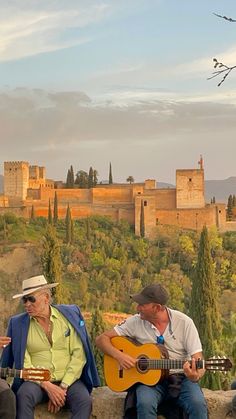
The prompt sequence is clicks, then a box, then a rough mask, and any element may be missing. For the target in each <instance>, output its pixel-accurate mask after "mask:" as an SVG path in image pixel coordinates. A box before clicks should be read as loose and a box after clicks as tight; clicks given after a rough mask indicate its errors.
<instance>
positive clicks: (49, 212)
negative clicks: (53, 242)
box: [48, 198, 52, 224]
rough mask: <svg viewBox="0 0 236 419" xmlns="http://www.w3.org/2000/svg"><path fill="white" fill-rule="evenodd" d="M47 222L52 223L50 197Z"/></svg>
mask: <svg viewBox="0 0 236 419" xmlns="http://www.w3.org/2000/svg"><path fill="white" fill-rule="evenodd" d="M48 224H52V208H51V201H50V198H49V201H48Z"/></svg>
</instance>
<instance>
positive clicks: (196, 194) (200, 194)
mask: <svg viewBox="0 0 236 419" xmlns="http://www.w3.org/2000/svg"><path fill="white" fill-rule="evenodd" d="M198 164H199V166H200V168H199V169H184V170H176V208H178V209H181V208H204V206H205V196H204V169H203V160H202V157H200V161H199V162H198Z"/></svg>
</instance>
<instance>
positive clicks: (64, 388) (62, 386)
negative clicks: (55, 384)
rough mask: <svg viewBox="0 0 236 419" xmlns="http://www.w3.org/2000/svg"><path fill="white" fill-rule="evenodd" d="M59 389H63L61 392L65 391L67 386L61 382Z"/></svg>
mask: <svg viewBox="0 0 236 419" xmlns="http://www.w3.org/2000/svg"><path fill="white" fill-rule="evenodd" d="M60 387H61V388H63V390H67V389H68V387H69V386H68V384H66V383H63V382H61V384H60Z"/></svg>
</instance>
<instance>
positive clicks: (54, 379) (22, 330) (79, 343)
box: [2, 275, 100, 419]
mask: <svg viewBox="0 0 236 419" xmlns="http://www.w3.org/2000/svg"><path fill="white" fill-rule="evenodd" d="M57 285H58V283H52V284H49V283H48V282H47V281H46V279H45V277H44V276H43V275H38V276H34V277H31V278H29V279H26V280H24V281H23V283H22V292H21V293H19V294H16V295H14V296H13V298H21V301H22V303H23V305H24V308H25V311H26V313H23V314H19V315H17V316H13V317H12V318H11V319H10V321H9V325H8V331H7V335H8V336H9V337H10V338H11V342H10V343H9V345H8V346H7V347H6V348H5V349H4V351H3V355H2V365H3V366H9V367H12V366H13V364H14V365H15V368H17V369H22V368H23V367H24V368H33V367H35V368H38V367H43V368H47V369H49V370H50V371H51V381H44V382H42V383H41V384H38V383H34V382H30V381H23V380H20V379H15V380H14V383H13V386H12V389H13V391H14V392H15V393H16V399H17V419H26V418H27V419H33V418H34V408H35V406H36V405H37V404H38V403H41V402H43V401H46V400H47V401H48V410H49V411H50V412H51V413H57V412H58V411H59V410H60V409H61V408H62V407H63V406H64V405H66V406H67V407H68V408H69V409H70V411H71V413H72V415H71V418H73V419H88V418H89V417H90V414H91V395H90V393H91V391H92V388H93V387H96V386H98V385H99V384H100V383H99V378H98V374H97V369H96V365H95V361H94V357H93V353H92V350H91V346H90V342H89V338H88V334H87V331H86V327H85V323H84V319H83V317H82V315H81V312H80V309H79V307H78V306H76V305H53V304H51V288H54V287H56V286H57Z"/></svg>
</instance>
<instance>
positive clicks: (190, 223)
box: [156, 205, 217, 230]
mask: <svg viewBox="0 0 236 419" xmlns="http://www.w3.org/2000/svg"><path fill="white" fill-rule="evenodd" d="M156 224H169V225H175V226H177V227H181V228H187V229H193V230H202V228H203V227H204V226H205V225H206V227H210V226H212V225H217V222H216V209H215V207H214V206H210V205H209V206H206V207H205V208H201V209H199V210H198V209H176V210H171V211H170V210H159V209H158V210H156Z"/></svg>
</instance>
